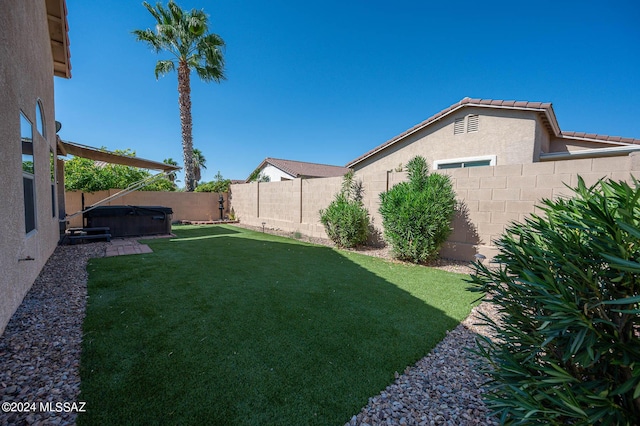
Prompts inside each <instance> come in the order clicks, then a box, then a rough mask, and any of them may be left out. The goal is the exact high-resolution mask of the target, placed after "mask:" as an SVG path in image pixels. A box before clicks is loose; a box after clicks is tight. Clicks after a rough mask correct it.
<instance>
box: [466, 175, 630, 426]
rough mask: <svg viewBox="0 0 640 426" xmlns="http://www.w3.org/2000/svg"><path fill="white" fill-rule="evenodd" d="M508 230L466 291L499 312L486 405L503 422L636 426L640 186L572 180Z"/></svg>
mask: <svg viewBox="0 0 640 426" xmlns="http://www.w3.org/2000/svg"><path fill="white" fill-rule="evenodd" d="M574 191H575V195H574V196H573V198H570V199H559V200H557V201H549V200H543V201H542V204H543V207H541V210H542V212H543V214H542V215H540V216H539V215H535V214H534V215H531V217H530V218H528V219H526V220H525V223H524V224H522V223H517V224H513V225H511V226H510V227H509V228H507V230H506V232H505V234H504V235H503V236H502V237H501V238H500V240H499V241H498V242H497V245H498V247H499V248H500V253H499V254H498V256H496V261H497V263H498V264H499V265H500V267H499V268H497V269H489V268H487V267H486V266H485V265H482V264H480V263H477V264H476V265H475V266H476V274H475V275H474V276H472V283H473V289H475V290H477V291H482V292H487V293H490V294H491V295H492V298H491V299H490V300H489V302H490V303H491V304H493V305H494V306H495V308H496V309H497V310H498V312H500V313H501V314H502V321H499V322H496V321H494V320H493V319H491V318H488V317H484V321H483V322H484V323H485V324H486V325H487V326H488V327H489V328H490V329H491V330H492V331H493V332H494V333H495V335H496V336H497V339H496V340H495V341H491V340H489V339H485V340H484V341H481V342H479V343H480V345H479V346H480V349H479V352H480V353H481V354H482V355H483V356H485V357H486V358H487V359H488V360H489V362H490V365H491V368H490V369H488V371H487V372H488V373H489V374H490V375H492V376H493V378H494V381H492V382H490V383H491V385H490V392H489V393H488V396H487V398H488V403H489V405H490V407H492V408H493V409H494V410H496V411H497V413H498V414H499V415H501V418H502V420H503V422H506V423H508V424H525V423H526V424H572V425H593V424H601V425H637V424H640V305H639V303H640V185H638V182H637V181H635V188H631V187H630V186H629V185H628V184H627V183H624V182H614V181H612V180H609V181H608V182H605V181H601V182H599V183H598V184H596V185H594V186H592V187H590V188H587V187H586V185H585V184H584V181H583V180H582V179H579V182H578V186H577V188H575V189H574Z"/></svg>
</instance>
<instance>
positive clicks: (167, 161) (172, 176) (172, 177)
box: [162, 157, 178, 183]
mask: <svg viewBox="0 0 640 426" xmlns="http://www.w3.org/2000/svg"><path fill="white" fill-rule="evenodd" d="M162 162H163V163H164V164H171V165H172V166H177V165H178V162H177V161H176V160H174V159H173V158H171V157H169V158H165V159H164V160H162ZM177 177H178V176H177V174H176V172H175V171H173V172H170V173H167V179H169V181H170V182H171V183H176V178H177Z"/></svg>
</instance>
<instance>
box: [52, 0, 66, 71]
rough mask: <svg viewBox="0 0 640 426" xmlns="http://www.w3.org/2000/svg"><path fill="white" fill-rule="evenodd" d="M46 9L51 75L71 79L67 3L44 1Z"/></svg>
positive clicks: (58, 0)
mask: <svg viewBox="0 0 640 426" xmlns="http://www.w3.org/2000/svg"><path fill="white" fill-rule="evenodd" d="M46 8H47V22H48V25H49V38H50V42H51V54H52V57H53V75H54V76H56V77H62V78H71V52H70V50H69V22H68V21H67V3H66V1H65V0H46Z"/></svg>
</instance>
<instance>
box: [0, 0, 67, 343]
mask: <svg viewBox="0 0 640 426" xmlns="http://www.w3.org/2000/svg"><path fill="white" fill-rule="evenodd" d="M0 28H2V34H1V35H0V88H2V102H0V146H1V147H2V151H1V152H2V155H0V199H1V200H2V202H1V203H0V212H1V216H2V222H1V224H0V230H1V232H0V235H1V238H0V271H2V274H0V295H1V296H0V333H2V332H3V331H4V328H5V326H6V324H7V323H8V321H9V319H10V318H11V316H12V315H13V313H14V312H15V310H16V309H17V307H18V306H19V305H20V303H21V302H22V299H23V298H24V295H25V294H26V293H27V291H28V290H29V288H30V287H31V285H32V284H33V282H34V280H35V279H36V277H37V276H38V274H39V272H40V270H41V269H42V267H43V266H44V264H45V263H46V261H47V259H48V258H49V256H50V255H51V253H53V250H54V249H55V247H56V244H57V242H58V238H59V227H58V214H57V207H56V208H55V210H54V209H53V208H52V193H51V172H50V166H49V165H50V152H51V150H53V152H54V153H55V152H56V129H55V118H54V117H55V113H54V94H53V91H54V89H53V58H52V52H51V41H50V36H49V29H48V22H47V8H46V3H45V2H44V1H18V2H15V1H11V2H9V1H3V2H0ZM38 101H39V102H40V103H41V105H42V112H43V114H42V115H43V121H44V131H43V133H44V136H42V135H40V133H39V132H38V130H37V127H36V121H37V117H36V108H37V103H38ZM20 112H22V113H23V114H24V116H26V117H27V118H28V119H29V120H30V121H31V123H32V129H33V151H34V152H33V157H34V158H33V160H34V168H35V169H34V185H35V200H36V209H35V211H36V229H35V230H33V231H31V232H29V233H28V234H27V233H26V232H25V203H24V188H23V173H22V146H21V133H20V132H21V125H20V123H21V118H20Z"/></svg>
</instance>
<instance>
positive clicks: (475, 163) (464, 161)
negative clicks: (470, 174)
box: [433, 155, 496, 170]
mask: <svg viewBox="0 0 640 426" xmlns="http://www.w3.org/2000/svg"><path fill="white" fill-rule="evenodd" d="M495 165H496V156H495V155H486V156H483V157H469V158H453V159H450V160H436V161H434V162H433V168H434V169H435V170H443V169H461V168H464V167H482V166H495Z"/></svg>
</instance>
